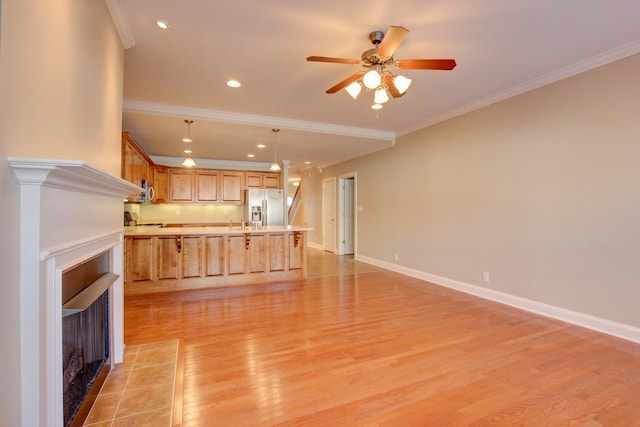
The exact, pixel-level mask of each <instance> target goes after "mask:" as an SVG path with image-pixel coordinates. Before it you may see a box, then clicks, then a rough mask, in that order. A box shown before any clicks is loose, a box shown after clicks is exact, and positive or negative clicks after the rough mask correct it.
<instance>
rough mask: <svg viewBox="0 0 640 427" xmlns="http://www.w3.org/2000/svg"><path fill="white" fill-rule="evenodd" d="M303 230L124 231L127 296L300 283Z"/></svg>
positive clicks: (150, 228)
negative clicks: (246, 285) (284, 281)
mask: <svg viewBox="0 0 640 427" xmlns="http://www.w3.org/2000/svg"><path fill="white" fill-rule="evenodd" d="M308 230H309V229H308V228H304V227H294V226H287V227H278V226H274V227H259V228H256V227H245V228H243V227H241V226H233V227H230V226H225V227H190V226H185V227H161V226H137V227H125V231H124V236H125V293H127V294H133V293H147V292H159V291H168V290H181V289H194V288H207V287H216V286H228V285H242V284H248V283H260V282H264V283H267V282H273V281H282V280H298V279H303V278H306V276H307V252H306V233H307V231H308Z"/></svg>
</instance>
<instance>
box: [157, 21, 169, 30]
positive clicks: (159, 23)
mask: <svg viewBox="0 0 640 427" xmlns="http://www.w3.org/2000/svg"><path fill="white" fill-rule="evenodd" d="M156 26H157V27H158V28H162V29H163V30H166V29H167V28H169V23H168V22H167V21H164V20H161V19H159V20H157V21H156Z"/></svg>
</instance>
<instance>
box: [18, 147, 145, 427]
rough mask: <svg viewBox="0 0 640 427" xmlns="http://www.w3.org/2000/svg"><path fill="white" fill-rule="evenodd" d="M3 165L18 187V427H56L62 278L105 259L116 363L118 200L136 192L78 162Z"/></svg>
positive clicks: (119, 331) (119, 334)
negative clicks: (89, 262) (70, 270)
mask: <svg viewBox="0 0 640 427" xmlns="http://www.w3.org/2000/svg"><path fill="white" fill-rule="evenodd" d="M8 161H9V164H10V165H11V166H12V168H13V170H14V172H15V175H16V177H17V179H18V182H19V184H20V283H19V286H20V308H19V310H20V360H21V366H20V377H21V386H22V387H21V392H20V393H21V404H22V407H21V414H22V417H21V419H22V426H36V425H39V426H62V424H63V416H62V326H61V323H62V320H61V317H62V315H61V314H62V304H61V280H62V272H63V271H64V270H65V269H67V268H69V267H71V266H73V265H76V264H78V263H81V262H83V261H85V260H87V259H89V258H90V257H92V256H94V255H96V254H98V253H101V252H104V251H108V252H109V253H110V254H111V257H110V258H111V270H112V273H115V274H116V275H119V276H120V278H119V279H118V280H116V281H115V283H114V284H113V285H112V287H111V289H110V291H109V292H110V294H109V297H110V300H111V303H110V309H111V313H110V317H111V325H110V327H111V359H112V363H119V362H121V361H122V352H123V342H124V337H123V334H124V333H123V305H124V292H123V283H122V278H121V277H122V271H123V254H122V251H123V245H122V224H123V217H122V201H123V199H124V198H125V197H126V196H127V195H129V194H131V193H134V192H140V191H142V189H141V188H139V187H137V186H135V185H133V184H131V183H129V182H127V181H124V180H123V179H121V178H119V177H116V176H113V175H111V174H109V173H107V172H105V171H102V170H100V169H98V168H95V167H93V166H91V165H89V164H88V163H86V162H84V161H80V160H50V159H33V158H16V157H9V159H8Z"/></svg>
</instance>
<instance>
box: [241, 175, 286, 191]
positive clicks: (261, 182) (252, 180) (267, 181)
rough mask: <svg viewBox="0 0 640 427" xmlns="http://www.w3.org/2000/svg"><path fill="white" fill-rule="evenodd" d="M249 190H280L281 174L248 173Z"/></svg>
mask: <svg viewBox="0 0 640 427" xmlns="http://www.w3.org/2000/svg"><path fill="white" fill-rule="evenodd" d="M244 179H245V183H246V187H247V188H280V174H279V173H273V172H246V173H245V177H244Z"/></svg>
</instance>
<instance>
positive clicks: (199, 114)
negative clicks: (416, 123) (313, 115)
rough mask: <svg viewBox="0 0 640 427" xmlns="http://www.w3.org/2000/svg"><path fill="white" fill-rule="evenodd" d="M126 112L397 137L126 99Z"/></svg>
mask: <svg viewBox="0 0 640 427" xmlns="http://www.w3.org/2000/svg"><path fill="white" fill-rule="evenodd" d="M122 111H123V112H127V113H146V114H156V115H162V116H172V117H192V118H198V119H201V120H209V121H214V122H224V123H234V124H241V125H248V126H264V127H277V128H280V129H288V130H297V131H303V132H314V133H324V134H331V135H342V136H352V137H356V138H369V139H377V140H382V141H391V142H395V138H396V133H395V132H390V131H381V130H377V129H369V128H361V127H353V126H342V125H336V124H332V123H321V122H310V121H304V120H293V119H285V118H282V117H273V116H259V115H255V114H244V113H232V112H228V111H220V110H210V109H206V108H193V107H185V106H180V105H169V104H156V103H152V102H142V101H134V100H130V99H125V100H124V102H123V106H122Z"/></svg>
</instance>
